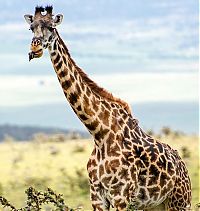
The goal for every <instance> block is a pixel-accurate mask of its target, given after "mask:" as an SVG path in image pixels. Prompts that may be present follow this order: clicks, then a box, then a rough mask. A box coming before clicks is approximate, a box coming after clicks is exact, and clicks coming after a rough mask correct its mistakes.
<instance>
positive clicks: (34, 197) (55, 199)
mask: <svg viewBox="0 0 200 211" xmlns="http://www.w3.org/2000/svg"><path fill="white" fill-rule="evenodd" d="M25 193H26V195H27V201H26V206H25V207H23V208H19V209H17V208H15V206H13V205H12V204H11V203H10V202H9V201H8V200H7V199H6V198H4V197H2V196H0V204H1V205H2V206H3V207H7V208H9V209H10V210H12V211H39V210H42V206H43V205H45V204H51V205H52V206H53V207H54V209H53V208H52V209H51V210H52V211H77V210H81V208H75V209H73V208H69V207H68V206H67V205H66V204H65V201H64V199H63V197H62V195H61V194H56V193H55V192H54V191H53V190H52V189H50V188H48V189H47V191H44V192H42V191H37V190H36V189H34V188H33V187H29V188H28V189H27V190H26V191H25Z"/></svg>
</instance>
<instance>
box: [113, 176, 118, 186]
mask: <svg viewBox="0 0 200 211" xmlns="http://www.w3.org/2000/svg"><path fill="white" fill-rule="evenodd" d="M118 181H119V180H118V179H117V177H114V178H113V179H112V184H113V185H114V184H116V183H117V182H118Z"/></svg>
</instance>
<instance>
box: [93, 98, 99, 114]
mask: <svg viewBox="0 0 200 211" xmlns="http://www.w3.org/2000/svg"><path fill="white" fill-rule="evenodd" d="M92 105H93V109H94V110H95V111H96V112H97V111H98V110H99V101H98V100H97V99H96V98H95V97H93V98H92Z"/></svg>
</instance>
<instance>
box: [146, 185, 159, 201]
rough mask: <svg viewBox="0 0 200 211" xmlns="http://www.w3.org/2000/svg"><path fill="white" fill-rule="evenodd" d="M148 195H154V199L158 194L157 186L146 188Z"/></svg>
mask: <svg viewBox="0 0 200 211" xmlns="http://www.w3.org/2000/svg"><path fill="white" fill-rule="evenodd" d="M148 192H149V196H150V197H152V196H153V197H154V200H156V199H157V198H158V196H159V193H160V189H159V187H153V188H148Z"/></svg>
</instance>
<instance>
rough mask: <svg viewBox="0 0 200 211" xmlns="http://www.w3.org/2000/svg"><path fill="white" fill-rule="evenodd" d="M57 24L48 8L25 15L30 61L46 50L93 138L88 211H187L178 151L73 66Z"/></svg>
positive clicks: (186, 178)
mask: <svg viewBox="0 0 200 211" xmlns="http://www.w3.org/2000/svg"><path fill="white" fill-rule="evenodd" d="M45 10H46V12H47V14H45V15H42V14H41V12H44V11H45ZM62 18H63V16H62V15H57V16H55V18H54V19H53V15H52V7H46V8H43V7H36V10H35V15H34V16H31V15H25V19H26V21H27V22H28V23H29V24H30V27H31V30H32V31H33V33H34V38H33V40H32V44H31V52H30V54H29V59H30V60H31V59H33V58H39V57H41V56H42V54H43V49H45V48H48V50H49V54H50V57H51V61H52V63H53V66H54V69H55V72H56V74H57V77H58V80H59V82H60V84H61V86H62V89H63V92H64V95H65V97H66V98H67V100H68V101H69V103H70V105H71V107H72V109H73V110H74V112H75V113H76V115H77V116H78V118H79V119H80V120H81V121H82V123H83V124H84V125H85V126H86V128H87V129H88V131H89V132H90V133H91V134H92V136H93V137H94V142H95V144H94V150H93V152H92V154H91V157H90V159H89V161H88V164H87V170H88V174H89V181H90V186H91V190H90V192H91V201H92V206H93V210H96V211H97V210H98V211H101V210H109V209H110V207H114V208H115V209H116V210H126V209H128V208H129V209H132V210H133V209H140V210H141V209H142V210H151V209H154V210H155V209H157V210H170V211H179V210H189V209H190V208H191V184H190V179H189V176H188V172H187V169H186V166H185V164H184V162H183V161H182V160H181V158H180V156H179V155H178V153H177V151H176V150H173V149H172V148H171V147H170V146H168V145H167V144H164V143H161V142H159V141H157V140H155V139H154V138H152V137H150V136H149V135H147V134H146V133H145V132H144V131H143V130H142V129H141V128H140V127H139V125H138V121H137V120H136V119H135V118H134V117H133V116H132V114H131V111H130V108H129V106H128V104H127V103H126V102H124V101H122V100H120V99H119V98H115V97H113V96H112V94H110V93H109V92H107V91H106V90H104V89H103V88H101V87H99V86H98V85H97V84H96V83H95V82H93V81H92V80H91V79H90V78H89V77H88V76H87V75H86V74H85V73H84V72H83V71H82V70H81V69H80V68H79V67H78V66H77V65H76V63H75V62H74V61H73V59H72V58H71V56H70V54H69V52H68V49H67V47H66V45H65V44H64V42H63V40H62V39H61V37H60V36H59V34H58V32H57V30H56V28H55V27H56V25H58V24H60V23H61V21H62Z"/></svg>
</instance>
